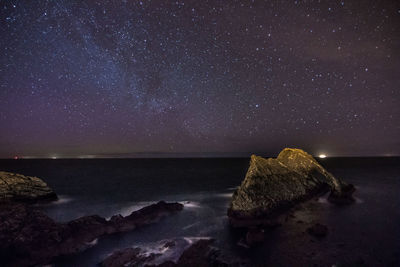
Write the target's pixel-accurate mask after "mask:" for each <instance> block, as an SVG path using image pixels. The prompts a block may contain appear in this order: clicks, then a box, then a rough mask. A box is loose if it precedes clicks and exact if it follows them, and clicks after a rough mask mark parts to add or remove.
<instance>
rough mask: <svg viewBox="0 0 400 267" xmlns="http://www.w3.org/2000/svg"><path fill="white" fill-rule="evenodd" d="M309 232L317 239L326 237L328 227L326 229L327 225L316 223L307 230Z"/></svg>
mask: <svg viewBox="0 0 400 267" xmlns="http://www.w3.org/2000/svg"><path fill="white" fill-rule="evenodd" d="M307 232H308V233H309V234H310V235H312V236H315V237H325V236H326V235H327V234H328V227H326V225H323V224H320V223H316V224H314V225H313V226H311V227H309V228H307Z"/></svg>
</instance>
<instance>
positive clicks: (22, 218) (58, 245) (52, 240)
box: [0, 201, 183, 266]
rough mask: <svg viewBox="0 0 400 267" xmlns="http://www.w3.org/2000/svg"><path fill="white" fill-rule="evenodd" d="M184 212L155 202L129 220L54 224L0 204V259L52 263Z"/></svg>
mask: <svg viewBox="0 0 400 267" xmlns="http://www.w3.org/2000/svg"><path fill="white" fill-rule="evenodd" d="M182 209H183V205H182V204H180V203H165V202H163V201H160V202H158V203H157V204H153V205H150V206H147V207H144V208H142V209H140V210H138V211H134V212H132V213H131V214H130V215H129V216H126V217H123V216H121V215H116V216H113V217H112V218H111V219H110V220H106V219H104V218H102V217H100V216H97V215H93V216H85V217H82V218H78V219H76V220H73V221H70V222H68V223H57V222H54V221H53V220H52V219H51V218H49V217H48V216H47V215H46V214H44V213H43V212H42V211H40V210H38V209H35V208H33V207H30V206H27V205H23V204H15V203H3V204H0V259H1V264H4V266H32V265H37V264H45V263H48V262H51V260H52V259H53V258H54V257H57V256H61V255H67V254H71V253H76V252H78V251H80V250H83V249H85V248H87V247H89V246H91V245H92V244H93V242H94V241H95V240H96V238H98V237H100V236H103V235H106V234H113V233H118V232H126V231H130V230H133V229H135V228H137V227H140V226H143V225H147V224H150V223H154V222H156V221H158V220H159V219H160V218H162V217H164V216H167V215H169V214H172V213H174V212H177V211H180V210H182Z"/></svg>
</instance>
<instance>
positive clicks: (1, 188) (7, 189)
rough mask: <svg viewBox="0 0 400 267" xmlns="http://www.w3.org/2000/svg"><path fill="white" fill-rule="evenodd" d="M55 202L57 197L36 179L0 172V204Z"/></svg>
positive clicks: (43, 183)
mask: <svg viewBox="0 0 400 267" xmlns="http://www.w3.org/2000/svg"><path fill="white" fill-rule="evenodd" d="M51 200H57V195H56V194H55V193H54V191H53V190H51V188H50V187H48V186H47V184H46V183H45V182H43V181H42V180H41V179H39V178H37V177H32V176H25V175H22V174H17V173H11V172H3V171H0V202H4V201H18V202H36V201H51Z"/></svg>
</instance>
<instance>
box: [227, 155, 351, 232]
mask: <svg viewBox="0 0 400 267" xmlns="http://www.w3.org/2000/svg"><path fill="white" fill-rule="evenodd" d="M352 188H354V187H353V186H352V185H348V184H346V183H345V182H344V181H342V180H340V179H337V178H335V177H334V176H333V175H332V174H330V173H329V172H327V171H326V170H325V169H324V168H323V167H322V166H321V165H320V164H319V163H318V162H317V161H316V160H315V159H314V158H313V157H312V156H311V155H309V154H308V153H306V152H304V151H303V150H301V149H291V148H286V149H284V150H282V152H281V153H279V155H278V157H277V158H269V159H265V158H262V157H258V156H255V155H252V156H251V160H250V166H249V169H248V171H247V174H246V177H245V179H244V181H243V182H242V184H241V185H240V187H238V188H237V189H236V191H235V192H234V193H233V196H232V201H231V204H230V207H229V209H228V216H229V219H230V223H231V225H232V226H234V227H251V226H259V225H263V226H268V224H271V219H272V218H274V217H275V215H278V214H281V213H282V212H283V211H286V210H288V209H289V208H291V207H292V206H293V205H295V204H297V203H299V202H301V201H303V200H306V199H310V198H312V197H314V196H315V195H318V194H321V193H323V192H326V191H328V190H331V192H332V193H331V196H332V197H331V199H332V200H334V202H339V200H340V199H345V201H347V202H349V201H350V200H351V199H352V197H351V194H352V193H353V192H354V190H352Z"/></svg>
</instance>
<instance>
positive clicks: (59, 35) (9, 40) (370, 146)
mask: <svg viewBox="0 0 400 267" xmlns="http://www.w3.org/2000/svg"><path fill="white" fill-rule="evenodd" d="M399 137H400V2H399V1H396V0H392V1H375V0H365V1H364V0H363V1H359V0H352V1H347V0H346V1H334V0H327V1H323V0H320V1H311V0H309V1H293V0H292V1H272V0H269V1H258V0H254V1H230V0H229V1H228V0H226V1H217V0H214V1H203V0H202V1H198V0H191V1H184V0H181V1H165V0H159V1H128V0H126V1H123V0H121V1H116V0H115V1H106V0H104V1H98V0H93V1H78V0H75V1H74V0H68V1H67V0H58V1H42V0H40V1H39V0H38V1H16V0H15V1H11V0H0V157H13V156H14V155H18V156H33V157H51V156H58V157H75V156H82V155H97V156H121V155H122V156H123V155H126V156H131V155H141V154H143V155H144V154H146V153H149V154H152V153H154V154H158V153H161V154H163V153H167V154H168V153H175V154H182V155H194V154H200V155H201V154H208V155H220V154H221V155H243V153H244V154H246V153H259V154H266V155H272V156H274V155H276V154H277V153H278V152H279V151H280V150H281V149H282V148H284V147H287V146H291V147H300V148H303V149H306V150H307V151H308V152H310V153H312V154H318V153H326V154H327V155H328V156H331V155H332V156H352V155H358V156H373V155H378V156H381V155H399V154H400V141H399Z"/></svg>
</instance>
